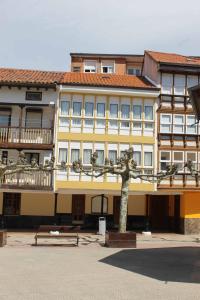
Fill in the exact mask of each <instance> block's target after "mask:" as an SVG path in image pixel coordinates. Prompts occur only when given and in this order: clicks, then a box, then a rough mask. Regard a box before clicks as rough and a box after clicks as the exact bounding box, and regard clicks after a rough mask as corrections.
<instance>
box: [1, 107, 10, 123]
mask: <svg viewBox="0 0 200 300" xmlns="http://www.w3.org/2000/svg"><path fill="white" fill-rule="evenodd" d="M10 123H11V110H10V109H1V110H0V126H2V127H7V126H10Z"/></svg>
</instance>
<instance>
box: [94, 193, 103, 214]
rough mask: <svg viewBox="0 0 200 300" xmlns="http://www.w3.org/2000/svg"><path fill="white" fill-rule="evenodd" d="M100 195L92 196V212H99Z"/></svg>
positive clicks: (100, 205)
mask: <svg viewBox="0 0 200 300" xmlns="http://www.w3.org/2000/svg"><path fill="white" fill-rule="evenodd" d="M101 203H102V196H101V195H99V196H96V197H94V198H92V213H94V214H95V213H96V214H97V213H99V214H100V213H101V207H102V204H101Z"/></svg>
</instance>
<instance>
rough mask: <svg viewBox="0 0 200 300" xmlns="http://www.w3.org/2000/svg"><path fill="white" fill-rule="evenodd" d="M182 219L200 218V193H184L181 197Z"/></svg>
mask: <svg viewBox="0 0 200 300" xmlns="http://www.w3.org/2000/svg"><path fill="white" fill-rule="evenodd" d="M181 217H182V218H200V192H184V194H183V195H181Z"/></svg>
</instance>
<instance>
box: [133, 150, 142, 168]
mask: <svg viewBox="0 0 200 300" xmlns="http://www.w3.org/2000/svg"><path fill="white" fill-rule="evenodd" d="M133 159H134V161H135V162H136V163H137V166H141V152H140V151H134V152H133Z"/></svg>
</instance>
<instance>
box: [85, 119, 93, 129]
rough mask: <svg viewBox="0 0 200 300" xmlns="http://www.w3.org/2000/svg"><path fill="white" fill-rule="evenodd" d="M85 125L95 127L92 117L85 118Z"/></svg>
mask: <svg viewBox="0 0 200 300" xmlns="http://www.w3.org/2000/svg"><path fill="white" fill-rule="evenodd" d="M85 126H86V127H93V126H94V121H93V120H91V119H86V120H85Z"/></svg>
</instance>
